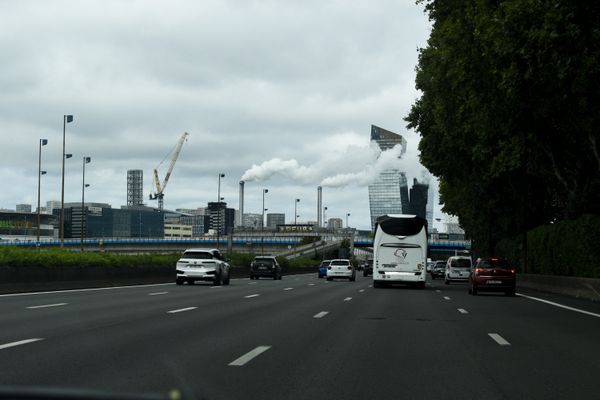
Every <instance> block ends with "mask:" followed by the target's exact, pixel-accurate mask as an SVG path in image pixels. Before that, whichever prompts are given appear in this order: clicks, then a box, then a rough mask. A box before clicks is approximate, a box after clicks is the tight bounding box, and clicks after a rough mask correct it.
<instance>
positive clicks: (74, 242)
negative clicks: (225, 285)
mask: <svg viewBox="0 0 600 400" xmlns="http://www.w3.org/2000/svg"><path fill="white" fill-rule="evenodd" d="M310 236H314V242H312V243H306V237H310ZM344 239H349V236H347V235H343V234H341V235H338V234H324V235H323V234H321V235H319V234H303V235H302V236H297V235H290V234H275V233H265V235H264V236H261V235H259V234H253V235H247V234H246V235H232V236H224V237H220V238H219V241H218V244H217V238H216V237H213V236H205V237H197V238H168V239H159V238H150V239H148V238H142V239H137V238H96V239H84V240H83V242H82V241H81V240H80V239H65V241H64V247H65V248H67V249H72V250H80V249H81V247H83V250H84V251H110V252H115V253H119V252H122V253H169V252H180V251H183V250H185V249H187V248H191V247H211V248H214V247H219V248H220V249H222V250H223V251H229V250H231V251H235V252H242V253H263V252H265V253H271V254H280V253H289V252H293V251H294V249H298V248H307V249H314V250H315V251H321V250H322V249H325V248H328V249H330V248H331V246H332V245H334V244H337V245H338V246H339V245H340V244H341V242H342V240H344ZM428 243H429V250H430V252H431V253H463V252H468V251H469V250H470V247H471V246H470V241H466V240H432V239H430V240H429V242H428ZM60 245H61V242H60V240H56V239H53V240H43V241H40V242H36V241H35V239H31V240H23V239H16V240H3V241H1V242H0V246H22V247H39V248H54V247H60ZM353 245H354V247H355V248H360V249H364V250H365V251H369V249H370V248H372V247H373V240H372V239H370V238H368V237H360V236H355V237H354V241H353Z"/></svg>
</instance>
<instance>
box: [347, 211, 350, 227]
mask: <svg viewBox="0 0 600 400" xmlns="http://www.w3.org/2000/svg"><path fill="white" fill-rule="evenodd" d="M349 216H350V213H347V214H346V229H347V228H349V227H350V226H349V225H348V217H349Z"/></svg>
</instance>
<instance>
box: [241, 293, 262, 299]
mask: <svg viewBox="0 0 600 400" xmlns="http://www.w3.org/2000/svg"><path fill="white" fill-rule="evenodd" d="M258 296H260V294H249V295H248V296H244V298H245V299H251V298H253V297H258Z"/></svg>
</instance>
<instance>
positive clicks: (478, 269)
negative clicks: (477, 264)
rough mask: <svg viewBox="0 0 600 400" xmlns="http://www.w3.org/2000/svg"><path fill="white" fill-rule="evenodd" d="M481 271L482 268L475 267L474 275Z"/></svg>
mask: <svg viewBox="0 0 600 400" xmlns="http://www.w3.org/2000/svg"><path fill="white" fill-rule="evenodd" d="M482 272H483V268H475V275H479V274H481V273H482Z"/></svg>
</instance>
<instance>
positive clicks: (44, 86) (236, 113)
mask: <svg viewBox="0 0 600 400" xmlns="http://www.w3.org/2000/svg"><path fill="white" fill-rule="evenodd" d="M429 31H430V23H429V21H428V19H427V17H426V15H425V14H424V12H423V9H422V6H421V5H415V4H414V1H413V0H395V1H392V0H390V1H385V0H366V1H323V0H318V1H311V0H293V1H283V0H282V1H250V0H243V1H242V0H239V1H223V0H219V1H205V0H201V1H191V0H190V1H148V0H143V1H141V0H140V1H122V0H120V1H106V0H103V1H23V0H19V1H2V2H0V32H1V34H0V51H1V55H2V63H0V102H1V106H0V130H1V132H2V134H1V135H2V136H1V138H2V139H1V143H2V145H1V155H2V158H1V162H0V179H1V181H2V182H4V185H3V187H2V191H1V195H0V208H8V209H14V207H15V205H16V204H18V203H30V204H33V205H34V208H35V204H36V203H37V168H38V165H37V159H38V143H39V139H40V138H45V139H48V141H49V143H48V145H47V146H45V147H44V148H43V151H42V169H44V170H47V171H48V174H47V175H45V176H43V179H42V190H41V192H42V203H43V204H44V203H45V202H46V201H47V200H60V182H61V166H60V165H61V164H60V162H61V154H62V126H63V124H62V121H63V115H64V114H72V115H73V116H74V121H73V122H72V123H70V124H68V125H67V134H66V143H67V144H66V147H67V149H66V152H67V153H72V154H73V155H74V157H73V158H72V159H70V160H67V162H66V170H65V173H66V188H65V201H67V202H70V201H80V200H81V179H82V158H83V157H84V156H89V157H91V158H92V162H91V163H90V164H88V165H87V167H86V181H87V182H88V183H90V185H91V186H90V187H89V188H88V189H87V190H86V201H95V202H105V203H110V204H111V205H112V206H113V207H120V206H121V205H123V204H126V171H127V170H128V169H142V170H143V171H144V196H145V197H146V198H147V197H148V194H149V192H150V190H151V189H152V170H153V169H154V168H155V167H157V166H158V165H159V163H160V162H161V161H162V160H163V159H164V158H165V156H167V155H168V153H169V152H170V151H171V150H172V149H173V147H174V146H175V144H176V142H177V140H178V139H179V137H180V136H181V134H182V133H183V132H189V133H190V136H189V140H188V141H187V143H185V144H184V146H183V149H182V152H181V155H180V158H179V160H178V161H177V164H176V166H175V169H174V171H173V174H172V176H171V179H170V181H169V184H168V187H167V189H166V190H165V208H169V209H175V208H182V207H185V208H196V207H201V206H206V203H207V202H208V201H216V199H217V176H218V173H219V172H223V173H225V175H226V177H225V178H223V180H222V183H221V192H222V196H224V197H225V201H226V202H227V203H228V205H229V206H232V207H234V208H238V182H239V180H240V178H241V177H242V176H243V175H244V174H245V173H246V172H247V171H248V170H250V169H251V168H252V167H253V166H255V165H256V166H257V167H255V170H256V168H261V165H263V163H264V162H266V161H270V164H269V163H267V164H264V165H263V166H267V165H273V163H275V164H277V163H280V162H281V163H284V164H283V165H288V166H289V165H292V166H296V165H297V166H298V170H299V171H309V172H310V174H293V173H289V170H288V171H287V172H286V171H283V172H282V173H275V174H269V175H268V176H266V177H264V176H263V177H261V179H262V180H260V181H249V182H247V183H246V205H245V211H246V212H256V213H259V212H260V209H261V201H262V197H261V191H262V189H263V188H268V189H269V193H268V194H267V199H266V203H267V204H266V207H267V208H268V209H269V211H268V212H282V213H285V214H286V217H287V220H288V221H289V220H290V219H292V220H293V212H294V211H293V210H294V199H295V198H300V199H301V201H300V203H299V206H298V214H299V215H300V221H307V220H316V187H317V186H318V185H319V184H321V183H322V182H323V181H324V180H325V179H327V178H329V180H328V181H325V182H332V178H334V179H333V181H336V182H338V184H336V185H333V186H331V187H329V186H327V187H324V189H323V204H324V205H325V206H327V207H328V212H327V217H328V218H329V217H340V218H344V219H345V215H346V213H351V216H350V219H349V222H350V225H351V226H354V227H358V228H360V229H370V219H369V203H368V191H367V187H366V183H365V180H364V179H357V180H353V179H352V177H353V176H355V175H356V176H360V175H361V174H363V175H364V171H365V170H369V168H371V169H372V168H373V163H374V157H373V149H371V148H370V147H369V137H370V129H371V124H375V125H378V126H380V127H382V128H384V129H388V130H391V131H393V132H396V133H399V134H401V135H403V136H405V137H406V139H407V140H408V152H407V155H406V157H405V159H404V160H403V164H402V168H404V169H405V170H406V171H407V172H408V175H409V180H410V181H411V182H412V177H420V176H421V175H422V174H423V167H421V166H420V165H419V164H418V161H417V160H418V155H417V150H416V147H417V142H418V135H417V134H416V133H415V132H411V131H407V129H406V127H405V125H406V123H405V122H404V120H403V118H404V117H405V116H406V114H407V113H408V111H409V109H410V105H411V104H412V103H413V102H414V100H415V99H416V98H417V97H418V93H417V91H416V90H415V88H414V78H415V65H416V63H417V49H418V48H419V47H424V46H425V45H426V41H427V38H428V36H429ZM375 158H376V157H375ZM275 159H278V160H279V161H278V160H275ZM290 163H291V164H290ZM168 164H169V159H168V158H167V160H166V161H165V162H164V163H163V164H162V165H160V167H159V174H160V176H161V179H162V178H163V177H164V174H165V173H166V170H167V167H168ZM294 168H295V167H294ZM300 175H302V176H300ZM340 177H341V178H344V177H345V178H346V179H341V180H340V179H337V178H340ZM348 178H350V179H348ZM339 182H342V183H343V185H342V183H339ZM340 185H342V186H340ZM344 185H345V186H344ZM147 203H148V204H149V205H152V204H156V203H155V202H151V201H150V200H147ZM436 203H437V194H436ZM436 212H437V215H436V217H440V214H439V206H437V205H436Z"/></svg>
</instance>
